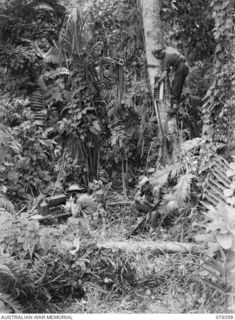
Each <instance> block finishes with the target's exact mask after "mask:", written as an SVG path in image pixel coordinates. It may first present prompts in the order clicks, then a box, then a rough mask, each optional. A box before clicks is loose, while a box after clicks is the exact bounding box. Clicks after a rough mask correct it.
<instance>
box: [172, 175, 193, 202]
mask: <svg viewBox="0 0 235 320" xmlns="http://www.w3.org/2000/svg"><path fill="white" fill-rule="evenodd" d="M193 178H194V176H193V175H192V174H185V175H183V176H181V177H180V178H179V181H178V183H177V185H176V186H175V196H176V199H177V202H178V203H183V202H185V201H186V199H187V198H188V197H189V195H190V190H191V182H192V179H193Z"/></svg>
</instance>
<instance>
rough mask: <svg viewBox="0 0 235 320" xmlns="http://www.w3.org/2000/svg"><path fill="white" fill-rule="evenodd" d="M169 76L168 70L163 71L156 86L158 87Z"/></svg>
mask: <svg viewBox="0 0 235 320" xmlns="http://www.w3.org/2000/svg"><path fill="white" fill-rule="evenodd" d="M166 77H167V70H164V71H163V73H162V74H161V77H160V79H159V80H158V82H157V83H156V86H157V87H158V86H159V85H160V83H161V82H162V81H164V80H165V79H166Z"/></svg>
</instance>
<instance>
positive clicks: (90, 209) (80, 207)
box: [68, 184, 97, 218]
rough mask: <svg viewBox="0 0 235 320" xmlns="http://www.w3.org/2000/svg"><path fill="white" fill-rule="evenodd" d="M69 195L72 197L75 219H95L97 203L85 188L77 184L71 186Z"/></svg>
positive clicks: (72, 209)
mask: <svg viewBox="0 0 235 320" xmlns="http://www.w3.org/2000/svg"><path fill="white" fill-rule="evenodd" d="M68 194H69V195H70V202H71V211H72V216H73V217H74V218H76V217H84V218H87V216H91V217H92V218H93V215H94V213H95V212H96V211H97V203H96V202H95V200H94V199H93V197H92V196H91V195H89V194H88V193H87V192H86V191H85V189H84V188H82V187H80V186H79V185H77V184H74V185H71V186H70V187H69V189H68ZM71 200H73V201H71Z"/></svg>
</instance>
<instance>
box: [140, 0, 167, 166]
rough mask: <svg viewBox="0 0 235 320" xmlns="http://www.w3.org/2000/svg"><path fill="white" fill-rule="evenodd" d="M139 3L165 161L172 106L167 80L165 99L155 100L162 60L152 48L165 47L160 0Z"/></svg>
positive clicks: (152, 95) (162, 157)
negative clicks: (156, 79) (169, 115)
mask: <svg viewBox="0 0 235 320" xmlns="http://www.w3.org/2000/svg"><path fill="white" fill-rule="evenodd" d="M138 3H139V6H140V11H141V12H142V20H143V28H144V38H145V53H146V64H147V76H148V86H149V91H150V93H151V97H152V101H153V105H154V107H155V112H156V116H157V119H158V127H159V138H160V140H161V146H160V150H159V153H160V154H161V161H162V162H163V163H165V162H166V156H167V150H166V144H165V141H164V140H165V136H166V133H167V131H168V123H167V122H168V117H167V110H168V109H169V106H170V99H169V85H168V83H167V81H165V82H166V83H165V95H164V99H163V100H161V101H158V102H156V100H154V80H155V77H156V76H160V75H161V61H160V60H157V59H155V58H154V56H153V55H152V50H154V49H160V48H163V37H162V30H161V20H160V0H138Z"/></svg>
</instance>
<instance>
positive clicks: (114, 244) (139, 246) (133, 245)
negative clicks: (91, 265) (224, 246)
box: [97, 241, 203, 253]
mask: <svg viewBox="0 0 235 320" xmlns="http://www.w3.org/2000/svg"><path fill="white" fill-rule="evenodd" d="M97 247H98V248H99V249H117V250H118V249H120V250H124V251H132V252H135V251H146V250H151V251H159V252H162V253H165V252H167V253H187V252H190V251H201V250H202V249H203V247H202V246H199V245H197V244H194V243H180V242H164V241H162V242H156V241H141V242H138V241H106V242H100V243H97Z"/></svg>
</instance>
